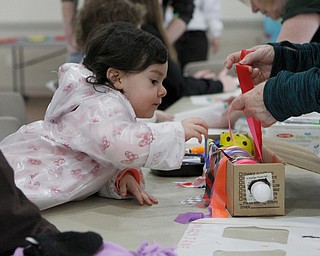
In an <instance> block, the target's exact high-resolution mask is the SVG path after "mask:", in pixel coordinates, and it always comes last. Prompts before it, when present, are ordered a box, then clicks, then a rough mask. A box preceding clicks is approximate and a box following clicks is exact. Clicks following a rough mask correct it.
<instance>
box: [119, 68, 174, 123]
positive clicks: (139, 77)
mask: <svg viewBox="0 0 320 256" xmlns="http://www.w3.org/2000/svg"><path fill="white" fill-rule="evenodd" d="M167 70H168V63H165V64H153V65H150V66H149V67H148V68H147V69H145V70H144V71H142V72H140V73H135V74H132V73H124V74H123V75H122V78H121V86H122V90H123V92H124V93H123V94H124V96H126V98H127V99H128V100H129V102H130V103H131V105H132V107H133V109H134V111H135V113H136V116H137V117H138V118H151V117H153V115H154V112H155V111H156V109H157V108H158V106H159V105H160V104H161V101H162V98H163V97H164V96H165V95H166V94H167V90H166V89H165V88H164V87H163V85H162V82H163V80H164V79H165V77H166V75H167ZM118 89H119V88H118Z"/></svg>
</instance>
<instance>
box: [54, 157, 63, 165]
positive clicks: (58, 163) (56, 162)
mask: <svg viewBox="0 0 320 256" xmlns="http://www.w3.org/2000/svg"><path fill="white" fill-rule="evenodd" d="M53 163H54V164H55V165H56V166H59V165H62V164H64V163H65V160H64V158H59V159H58V160H55V161H53Z"/></svg>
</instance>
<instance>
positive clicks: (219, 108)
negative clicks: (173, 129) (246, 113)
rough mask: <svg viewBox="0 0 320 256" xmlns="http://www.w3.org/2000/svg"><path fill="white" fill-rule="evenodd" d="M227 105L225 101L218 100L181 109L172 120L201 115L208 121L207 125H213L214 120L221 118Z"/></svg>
mask: <svg viewBox="0 0 320 256" xmlns="http://www.w3.org/2000/svg"><path fill="white" fill-rule="evenodd" d="M227 107H228V104H227V103H225V102H219V103H216V104H212V105H209V106H206V107H202V108H196V109H192V110H187V111H182V112H179V113H176V114H175V115H174V120H175V121H182V120H184V119H187V118H194V117H201V118H203V119H204V120H206V121H207V122H208V124H209V126H213V124H214V122H215V120H217V119H220V118H221V115H222V113H224V112H225V110H226V109H227Z"/></svg>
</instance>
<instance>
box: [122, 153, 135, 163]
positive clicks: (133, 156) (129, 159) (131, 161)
mask: <svg viewBox="0 0 320 256" xmlns="http://www.w3.org/2000/svg"><path fill="white" fill-rule="evenodd" d="M124 154H125V156H126V157H127V158H128V159H127V160H122V161H121V163H124V164H131V163H133V162H134V160H136V159H138V158H139V157H138V155H135V154H133V153H132V152H130V151H126V152H125V153H124Z"/></svg>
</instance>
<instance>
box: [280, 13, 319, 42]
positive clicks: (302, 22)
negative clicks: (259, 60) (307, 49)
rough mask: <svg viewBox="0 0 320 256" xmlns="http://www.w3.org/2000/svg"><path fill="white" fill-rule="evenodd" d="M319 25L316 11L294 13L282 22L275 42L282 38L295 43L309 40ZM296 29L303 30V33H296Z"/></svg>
mask: <svg viewBox="0 0 320 256" xmlns="http://www.w3.org/2000/svg"><path fill="white" fill-rule="evenodd" d="M319 26H320V15H319V14H318V13H305V14H299V15H296V16H294V17H291V18H289V19H287V20H285V21H284V22H283V23H282V27H281V31H280V33H279V35H278V38H277V42H281V41H284V40H287V41H290V42H292V43H297V44H302V43H308V42H311V39H312V38H313V36H314V34H315V33H316V32H317V30H318V28H319ZM297 31H303V33H297Z"/></svg>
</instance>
